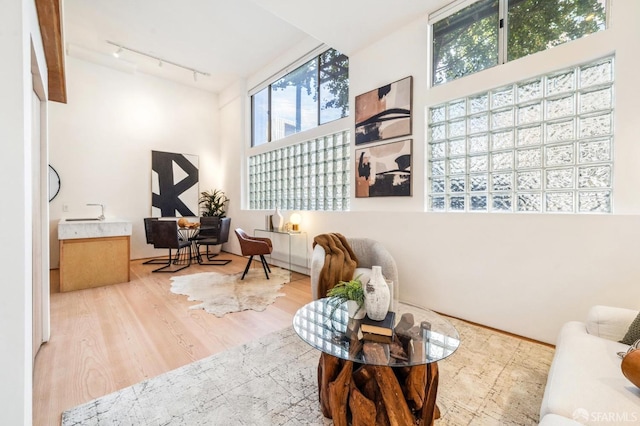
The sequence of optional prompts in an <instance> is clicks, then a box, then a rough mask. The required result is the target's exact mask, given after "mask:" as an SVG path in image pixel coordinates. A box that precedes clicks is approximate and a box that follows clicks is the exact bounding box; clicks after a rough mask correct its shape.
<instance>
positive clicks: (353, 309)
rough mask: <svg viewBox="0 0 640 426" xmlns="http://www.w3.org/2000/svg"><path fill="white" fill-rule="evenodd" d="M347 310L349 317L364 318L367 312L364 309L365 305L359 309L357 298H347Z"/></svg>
mask: <svg viewBox="0 0 640 426" xmlns="http://www.w3.org/2000/svg"><path fill="white" fill-rule="evenodd" d="M347 311H348V314H349V318H353V319H362V318H364V316H365V314H366V313H367V311H366V310H365V309H364V305H362V306H360V309H359V310H358V302H356V301H355V300H347Z"/></svg>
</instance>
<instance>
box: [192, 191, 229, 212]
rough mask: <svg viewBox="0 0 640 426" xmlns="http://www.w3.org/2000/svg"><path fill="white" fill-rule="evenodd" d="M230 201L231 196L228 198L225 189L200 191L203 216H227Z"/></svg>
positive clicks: (199, 202) (199, 201)
mask: <svg viewBox="0 0 640 426" xmlns="http://www.w3.org/2000/svg"><path fill="white" fill-rule="evenodd" d="M228 203H229V198H227V196H226V194H225V193H224V191H222V190H220V189H212V190H210V191H203V192H201V193H200V199H199V200H198V204H199V205H200V208H201V210H202V216H215V217H220V218H222V217H225V215H226V213H227V211H226V209H227V204H228Z"/></svg>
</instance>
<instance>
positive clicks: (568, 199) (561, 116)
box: [427, 57, 614, 213]
mask: <svg viewBox="0 0 640 426" xmlns="http://www.w3.org/2000/svg"><path fill="white" fill-rule="evenodd" d="M613 67H614V58H613V57H609V58H606V59H601V60H598V61H595V62H592V63H589V64H586V65H582V66H577V67H573V68H570V69H565V70H562V71H559V72H555V73H553V74H549V75H545V76H540V77H537V78H534V79H531V80H527V81H522V82H518V83H515V84H512V85H509V86H505V87H500V88H496V89H494V90H490V91H488V92H485V93H479V94H475V95H472V96H469V97H467V98H463V99H456V100H453V101H451V102H447V103H445V104H441V105H436V106H433V107H431V108H429V109H428V112H427V115H428V117H427V120H428V123H429V128H428V132H427V139H428V157H429V162H428V184H427V188H428V193H429V194H428V200H429V205H428V209H429V210H431V211H481V212H538V213H540V212H548V213H556V212H559V213H588V212H598V213H610V212H611V205H612V183H613V182H612V178H613V99H614V84H613V75H614V74H613Z"/></svg>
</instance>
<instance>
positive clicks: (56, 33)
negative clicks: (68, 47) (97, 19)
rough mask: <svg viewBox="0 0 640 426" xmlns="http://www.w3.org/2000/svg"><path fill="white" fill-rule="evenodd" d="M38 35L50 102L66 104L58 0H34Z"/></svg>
mask: <svg viewBox="0 0 640 426" xmlns="http://www.w3.org/2000/svg"><path fill="white" fill-rule="evenodd" d="M36 9H37V11H38V21H39V23H40V33H41V34H42V44H43V46H44V56H45V58H46V60H47V71H48V74H49V79H48V80H49V81H48V85H49V99H48V100H50V101H54V102H60V103H63V104H66V103H67V84H66V76H65V69H64V46H63V45H62V23H61V22H60V15H61V14H60V0H36Z"/></svg>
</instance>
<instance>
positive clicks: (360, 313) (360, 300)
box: [327, 276, 365, 319]
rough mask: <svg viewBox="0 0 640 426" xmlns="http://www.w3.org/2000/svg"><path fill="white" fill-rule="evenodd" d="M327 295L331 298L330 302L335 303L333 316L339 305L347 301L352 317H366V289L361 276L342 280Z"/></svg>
mask: <svg viewBox="0 0 640 426" xmlns="http://www.w3.org/2000/svg"><path fill="white" fill-rule="evenodd" d="M327 296H329V297H330V298H331V300H330V302H329V303H331V304H332V305H333V310H332V311H331V316H333V313H334V312H335V311H336V309H338V306H340V305H342V304H343V303H345V302H346V303H347V310H348V312H349V317H350V318H354V319H361V318H364V315H365V309H364V289H363V287H362V282H360V276H357V277H356V278H354V279H352V280H351V281H340V282H339V283H338V284H336V285H335V286H334V287H333V288H332V289H330V290H329V291H328V292H327Z"/></svg>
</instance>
